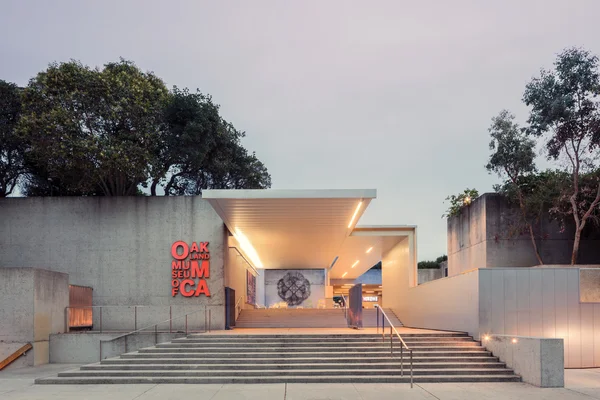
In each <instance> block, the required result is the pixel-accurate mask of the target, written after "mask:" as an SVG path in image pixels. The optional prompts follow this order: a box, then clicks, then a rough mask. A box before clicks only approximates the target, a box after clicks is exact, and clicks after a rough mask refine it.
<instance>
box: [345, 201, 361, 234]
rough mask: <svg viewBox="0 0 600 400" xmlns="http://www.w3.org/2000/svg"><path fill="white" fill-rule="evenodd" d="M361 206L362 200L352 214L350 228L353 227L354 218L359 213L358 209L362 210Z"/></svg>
mask: <svg viewBox="0 0 600 400" xmlns="http://www.w3.org/2000/svg"><path fill="white" fill-rule="evenodd" d="M361 206H362V200H361V201H360V202H359V203H358V205H357V206H356V210H354V214H353V215H352V219H351V220H350V223H349V224H348V228H351V227H352V223H353V222H354V219H355V218H356V215H357V214H358V210H360V207H361Z"/></svg>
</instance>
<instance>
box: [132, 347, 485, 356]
mask: <svg viewBox="0 0 600 400" xmlns="http://www.w3.org/2000/svg"><path fill="white" fill-rule="evenodd" d="M159 350H160V349H156V352H153V353H152V352H134V353H127V354H122V355H121V358H161V357H167V358H196V357H198V356H199V355H202V354H207V355H208V354H210V356H211V357H221V358H230V357H231V358H233V357H235V358H294V357H320V358H330V357H340V356H343V357H365V358H388V357H390V352H389V351H344V352H331V353H328V352H320V351H317V352H315V351H313V352H305V351H297V352H292V351H286V352H278V351H264V352H246V353H241V352H240V353H232V352H211V353H206V352H202V351H197V352H182V353H177V352H171V351H169V352H159ZM491 354H492V353H491V352H489V351H487V350H484V349H475V350H461V351H446V350H442V351H413V356H414V355H418V356H419V357H460V356H472V355H475V356H489V355H491ZM399 355H400V349H398V357H399Z"/></svg>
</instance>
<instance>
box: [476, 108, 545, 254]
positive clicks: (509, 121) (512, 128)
mask: <svg viewBox="0 0 600 400" xmlns="http://www.w3.org/2000/svg"><path fill="white" fill-rule="evenodd" d="M514 118H515V117H514V115H512V114H511V113H509V112H508V111H506V110H503V111H501V112H500V114H499V115H498V116H497V117H494V118H492V126H491V127H490V129H489V132H490V135H491V137H492V140H491V142H490V150H493V153H492V154H491V155H490V159H489V161H488V163H487V165H486V166H485V167H486V169H487V170H488V171H489V172H495V173H496V174H498V175H499V176H500V177H507V178H508V179H509V181H510V182H511V183H512V188H513V189H514V192H515V193H516V197H517V199H518V204H519V208H520V210H521V217H522V221H521V222H522V223H523V224H524V225H525V226H526V228H527V230H528V232H529V237H530V238H531V244H532V245H533V250H534V252H535V256H536V257H537V259H538V262H539V263H540V264H544V262H543V261H542V257H541V256H540V252H539V250H538V247H537V243H536V237H535V234H534V232H533V220H534V219H536V218H535V217H537V216H538V215H537V214H535V213H532V212H531V210H530V209H529V207H528V201H527V198H526V197H525V194H524V190H522V188H521V184H522V183H524V177H526V176H527V175H529V174H531V173H533V172H535V164H534V160H535V152H534V148H535V142H534V141H533V140H531V139H529V138H527V137H526V135H525V134H524V133H523V131H522V130H521V129H520V128H519V126H518V124H516V123H515V122H514ZM532 214H533V217H532Z"/></svg>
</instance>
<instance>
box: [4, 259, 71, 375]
mask: <svg viewBox="0 0 600 400" xmlns="http://www.w3.org/2000/svg"><path fill="white" fill-rule="evenodd" d="M68 304H69V282H68V276H67V275H66V274H63V273H57V272H52V271H45V270H40V269H34V268H0V321H1V322H0V359H4V358H6V357H8V356H9V355H10V354H12V353H13V352H14V351H16V350H17V349H19V348H20V347H21V346H23V345H25V344H27V343H31V344H32V345H33V350H32V351H30V352H28V353H27V355H25V356H23V357H20V358H19V359H18V360H17V361H15V362H14V363H13V364H12V365H11V368H15V367H19V366H26V365H27V366H32V365H39V364H45V363H47V362H48V357H49V356H48V352H49V348H48V346H49V344H48V341H49V335H50V334H52V333H60V332H64V331H65V322H66V321H65V307H67V306H68Z"/></svg>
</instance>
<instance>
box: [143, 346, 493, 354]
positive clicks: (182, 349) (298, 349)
mask: <svg viewBox="0 0 600 400" xmlns="http://www.w3.org/2000/svg"><path fill="white" fill-rule="evenodd" d="M410 349H412V350H413V354H416V353H419V352H422V351H484V350H485V349H484V348H483V347H481V346H478V345H475V344H473V345H471V346H411V347H410ZM248 350H249V349H248V348H243V347H235V348H231V347H187V346H186V347H151V348H144V349H140V350H139V353H190V354H192V353H198V354H208V353H248ZM374 351H377V352H385V351H387V352H388V353H389V352H390V345H389V344H388V345H387V346H363V347H358V346H352V347H275V346H273V347H252V352H261V353H262V352H265V353H274V352H279V353H348V352H351V353H352V352H374ZM394 351H398V352H400V345H397V346H394ZM404 351H405V352H406V351H407V350H406V349H404Z"/></svg>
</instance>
